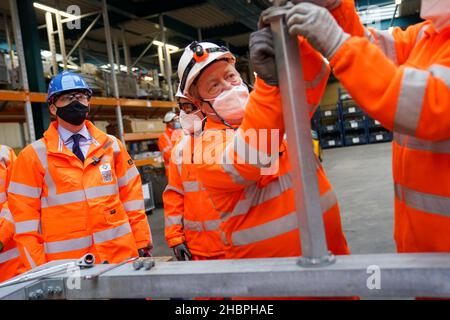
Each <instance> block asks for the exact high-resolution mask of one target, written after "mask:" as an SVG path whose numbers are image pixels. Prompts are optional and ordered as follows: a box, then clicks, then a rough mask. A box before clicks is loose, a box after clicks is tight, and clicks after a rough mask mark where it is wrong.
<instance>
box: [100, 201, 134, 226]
mask: <svg viewBox="0 0 450 320" xmlns="http://www.w3.org/2000/svg"><path fill="white" fill-rule="evenodd" d="M103 215H104V216H105V221H106V223H107V224H112V225H118V224H122V223H124V222H126V221H127V219H128V217H127V214H126V212H125V209H124V207H123V205H122V204H121V203H120V202H119V201H117V202H115V203H114V204H112V205H107V206H106V207H105V210H104V212H103Z"/></svg>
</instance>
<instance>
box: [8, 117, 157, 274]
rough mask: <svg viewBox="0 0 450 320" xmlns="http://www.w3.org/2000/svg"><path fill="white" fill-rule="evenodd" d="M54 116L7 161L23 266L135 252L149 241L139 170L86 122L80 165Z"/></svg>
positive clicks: (110, 139)
mask: <svg viewBox="0 0 450 320" xmlns="http://www.w3.org/2000/svg"><path fill="white" fill-rule="evenodd" d="M57 127H58V124H57V123H56V122H53V123H52V124H51V125H50V127H49V129H48V130H47V131H46V132H45V133H44V137H43V138H42V139H40V140H38V141H36V142H34V143H32V144H31V145H29V146H27V147H26V148H25V149H24V150H23V151H22V152H21V153H20V154H19V156H18V158H17V160H16V163H15V164H14V166H13V172H12V175H11V182H10V184H9V188H8V196H9V198H8V201H9V207H10V210H11V213H12V216H13V218H14V221H15V224H16V235H15V237H14V239H15V240H16V242H17V244H18V247H19V250H20V253H21V256H22V259H23V260H24V262H25V264H26V266H27V267H28V268H33V267H35V266H38V265H41V264H43V263H46V262H48V261H51V260H59V259H76V258H80V257H81V256H83V255H84V254H86V253H88V252H90V253H93V254H94V255H95V258H96V261H97V262H98V263H100V262H102V261H105V260H106V261H108V262H110V263H118V262H121V261H123V260H125V259H128V258H130V257H135V256H137V254H138V252H137V250H138V249H139V248H143V247H147V245H149V244H150V243H151V242H152V240H151V233H150V228H149V225H148V221H147V217H146V215H145V213H144V200H143V195H142V186H141V180H140V176H139V173H138V171H137V169H136V167H135V165H134V163H133V161H132V160H131V158H130V156H129V155H128V153H127V151H126V150H125V149H124V147H123V145H122V144H121V142H120V141H119V140H118V139H116V138H115V137H113V136H109V135H106V134H105V133H103V132H102V131H100V130H99V129H97V128H96V127H95V126H94V125H93V124H92V123H91V122H89V121H86V127H87V129H88V130H89V132H90V134H91V136H92V138H93V142H92V144H91V145H90V148H89V151H88V154H87V156H86V160H85V162H84V164H83V163H82V162H81V161H80V160H79V159H78V158H77V157H76V156H75V155H74V154H73V153H72V152H71V151H70V150H69V149H68V148H67V147H66V146H65V145H64V143H63V142H62V140H61V138H60V137H59V134H58V131H57Z"/></svg>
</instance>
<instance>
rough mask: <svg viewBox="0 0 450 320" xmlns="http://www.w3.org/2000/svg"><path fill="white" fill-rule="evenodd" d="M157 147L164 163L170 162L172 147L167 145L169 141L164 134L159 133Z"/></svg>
mask: <svg viewBox="0 0 450 320" xmlns="http://www.w3.org/2000/svg"><path fill="white" fill-rule="evenodd" d="M158 148H159V151H161V154H162V156H163V159H164V163H165V164H168V163H169V162H170V155H171V152H172V148H171V146H170V145H169V142H168V141H167V139H166V137H165V136H164V134H161V135H160V136H159V138H158Z"/></svg>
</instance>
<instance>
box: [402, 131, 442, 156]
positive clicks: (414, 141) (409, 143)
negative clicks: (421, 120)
mask: <svg viewBox="0 0 450 320" xmlns="http://www.w3.org/2000/svg"><path fill="white" fill-rule="evenodd" d="M394 141H395V142H396V143H397V144H399V145H400V146H402V147H405V148H408V149H413V150H419V151H429V152H433V153H442V154H450V139H449V140H445V141H438V142H435V141H428V140H422V139H418V138H416V137H412V136H407V135H404V134H400V133H394Z"/></svg>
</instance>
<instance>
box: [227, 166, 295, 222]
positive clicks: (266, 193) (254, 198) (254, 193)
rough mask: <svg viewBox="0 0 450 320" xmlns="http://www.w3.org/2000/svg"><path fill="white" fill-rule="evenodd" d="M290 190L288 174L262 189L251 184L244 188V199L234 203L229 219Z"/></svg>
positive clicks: (290, 184)
mask: <svg viewBox="0 0 450 320" xmlns="http://www.w3.org/2000/svg"><path fill="white" fill-rule="evenodd" d="M290 188H292V181H291V177H290V176H289V174H285V175H282V176H280V177H278V178H277V179H276V180H274V181H271V182H270V183H269V184H268V185H267V186H265V187H264V188H258V186H257V185H256V184H253V185H251V186H249V187H247V188H245V191H244V193H245V199H242V200H239V201H238V202H237V203H236V206H235V207H234V209H233V212H232V213H231V216H230V217H234V216H237V215H241V214H247V213H248V212H249V211H250V208H251V207H255V206H258V205H261V204H263V203H264V202H267V201H269V200H272V199H274V198H277V197H279V196H280V195H281V194H282V193H284V192H286V191H287V190H289V189H290ZM226 218H228V217H225V216H223V215H222V219H226Z"/></svg>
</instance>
